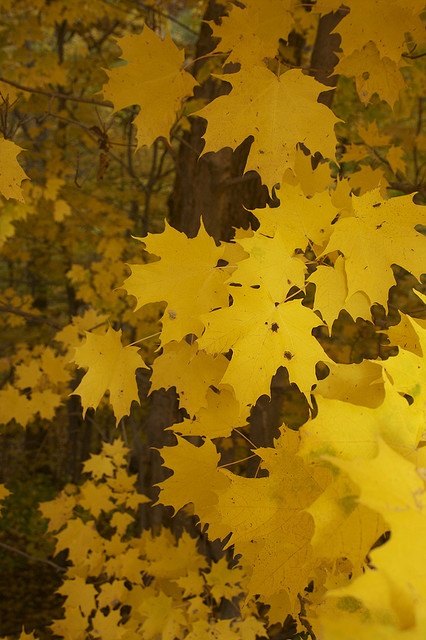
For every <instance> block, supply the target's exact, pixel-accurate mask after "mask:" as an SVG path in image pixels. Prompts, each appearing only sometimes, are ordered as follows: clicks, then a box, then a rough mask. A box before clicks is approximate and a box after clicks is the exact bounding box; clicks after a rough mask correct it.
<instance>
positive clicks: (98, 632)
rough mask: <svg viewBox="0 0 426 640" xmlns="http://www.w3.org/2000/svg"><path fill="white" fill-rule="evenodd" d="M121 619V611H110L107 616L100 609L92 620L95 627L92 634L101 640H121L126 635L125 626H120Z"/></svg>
mask: <svg viewBox="0 0 426 640" xmlns="http://www.w3.org/2000/svg"><path fill="white" fill-rule="evenodd" d="M121 618H122V615H121V611H120V610H119V609H117V610H112V611H111V610H110V611H109V612H108V613H107V614H106V613H104V612H102V611H101V610H100V609H98V610H97V611H96V613H95V615H94V616H93V618H92V620H91V623H92V626H93V630H92V631H91V634H93V636H94V637H95V638H99V639H100V640H120V638H122V637H123V636H124V635H125V633H126V630H125V629H124V627H123V625H121V624H120V622H121Z"/></svg>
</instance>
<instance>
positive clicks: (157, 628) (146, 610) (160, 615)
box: [138, 591, 186, 640]
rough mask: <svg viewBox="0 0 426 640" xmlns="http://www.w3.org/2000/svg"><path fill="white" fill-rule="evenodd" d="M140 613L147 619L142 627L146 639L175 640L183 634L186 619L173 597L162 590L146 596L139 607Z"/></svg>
mask: <svg viewBox="0 0 426 640" xmlns="http://www.w3.org/2000/svg"><path fill="white" fill-rule="evenodd" d="M138 613H139V614H140V615H141V616H143V617H144V618H145V619H144V621H143V624H142V627H141V631H142V633H141V635H142V637H143V638H146V640H153V639H154V638H158V637H161V638H162V640H175V638H176V637H179V636H181V629H182V627H185V626H186V619H185V616H184V614H183V611H181V610H180V609H179V608H177V607H176V606H175V603H174V602H173V598H171V597H169V596H167V595H166V594H165V593H163V592H162V591H160V593H158V594H157V595H155V596H151V597H148V598H145V599H144V600H143V602H142V603H141V604H140V605H139V607H138Z"/></svg>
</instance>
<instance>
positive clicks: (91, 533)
mask: <svg viewBox="0 0 426 640" xmlns="http://www.w3.org/2000/svg"><path fill="white" fill-rule="evenodd" d="M128 453H129V452H128V450H127V449H126V447H125V446H124V445H123V443H122V441H121V440H120V439H116V440H115V441H114V442H113V443H112V444H107V443H104V445H103V448H102V451H101V452H100V453H99V454H97V455H92V456H91V457H90V459H89V460H88V461H86V463H85V464H84V472H85V473H86V474H87V479H86V480H85V482H84V483H83V484H82V485H81V486H80V487H79V488H77V487H73V486H69V487H67V488H66V489H65V490H64V491H63V492H62V493H61V494H60V495H59V496H58V497H57V498H56V499H54V500H53V501H51V502H46V503H42V505H41V507H40V508H41V511H42V513H43V515H44V516H45V517H46V518H48V519H49V523H48V530H49V532H50V533H51V534H52V535H54V537H55V539H56V551H57V552H60V551H65V550H67V561H68V567H67V572H66V577H65V580H64V583H63V585H62V586H61V587H60V588H59V593H60V594H61V595H63V596H65V597H66V600H65V602H64V617H63V618H61V619H58V620H55V621H54V622H53V624H52V625H51V629H52V631H53V632H54V633H55V634H57V635H59V636H61V637H63V638H65V639H67V640H83V639H84V638H86V637H87V634H90V636H91V637H93V638H101V639H102V640H110V639H111V640H113V639H116V638H129V639H130V638H140V637H141V636H142V637H144V638H146V639H147V640H156V639H157V638H159V637H161V638H165V639H166V640H174V639H175V638H190V639H192V640H196V639H197V638H201V637H203V638H210V637H211V638H216V637H219V636H220V637H229V638H234V639H235V640H238V639H241V640H255V638H256V637H258V636H264V635H266V631H265V626H264V624H263V623H262V622H261V621H260V620H258V619H256V617H255V615H254V610H253V606H251V607H249V606H245V607H244V608H243V607H242V608H241V611H240V608H239V605H238V602H239V601H240V600H241V597H242V596H243V594H244V592H245V590H246V585H247V576H246V574H245V573H244V571H243V570H242V569H241V567H235V568H233V569H231V568H229V567H228V563H227V561H226V559H225V558H224V557H223V558H221V559H220V560H218V561H217V562H210V563H209V562H208V561H207V559H206V558H205V556H204V555H203V554H202V553H201V551H200V550H199V548H198V545H197V540H195V539H194V538H192V537H190V536H189V534H187V533H183V534H182V535H181V536H180V537H179V539H176V538H175V536H174V535H173V534H172V533H171V532H169V531H168V530H166V529H163V530H162V531H161V533H160V534H159V535H157V536H153V535H152V534H151V533H150V532H148V531H145V532H144V533H143V534H142V535H141V536H137V508H138V505H139V504H141V503H144V502H149V500H148V498H146V497H145V496H143V495H140V494H138V493H136V492H135V489H134V482H135V477H134V476H131V475H129V473H128V463H127V457H128ZM225 600H226V601H228V602H229V603H230V602H232V603H233V605H232V606H233V611H234V613H235V615H234V616H233V618H232V619H228V620H221V619H220V616H219V614H218V612H219V610H220V607H221V606H224V601H225ZM23 638H25V635H21V640H23Z"/></svg>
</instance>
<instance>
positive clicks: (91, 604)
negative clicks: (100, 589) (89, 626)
mask: <svg viewBox="0 0 426 640" xmlns="http://www.w3.org/2000/svg"><path fill="white" fill-rule="evenodd" d="M58 592H59V593H60V594H62V595H63V596H66V597H67V602H66V606H67V607H76V608H77V607H78V608H79V609H80V610H81V612H82V614H83V615H84V616H85V617H86V618H88V617H89V616H90V614H91V613H92V611H93V610H94V609H96V593H97V592H96V589H95V587H94V586H93V584H87V582H86V580H85V579H83V578H80V577H78V576H76V577H75V578H73V579H72V580H65V582H64V583H63V584H62V585H61V586H60V587H59V589H58Z"/></svg>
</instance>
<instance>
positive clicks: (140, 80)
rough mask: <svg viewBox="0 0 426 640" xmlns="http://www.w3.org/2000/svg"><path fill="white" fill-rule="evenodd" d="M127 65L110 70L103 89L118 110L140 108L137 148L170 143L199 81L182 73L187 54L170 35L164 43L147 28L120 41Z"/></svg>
mask: <svg viewBox="0 0 426 640" xmlns="http://www.w3.org/2000/svg"><path fill="white" fill-rule="evenodd" d="M118 44H119V46H120V48H121V50H122V58H123V59H124V60H125V61H126V63H127V64H125V65H124V66H119V67H116V68H115V69H112V70H111V71H108V75H109V80H108V83H107V84H106V86H105V87H104V89H103V94H104V97H105V99H106V100H111V102H112V103H113V104H114V108H115V110H116V111H119V110H120V109H124V108H125V107H129V106H130V105H133V104H137V105H140V107H141V111H140V113H139V115H137V116H136V118H135V125H136V126H137V128H138V132H137V140H138V147H140V146H142V145H148V146H150V145H151V144H152V143H153V142H154V140H156V138H158V137H159V136H163V137H165V138H167V140H170V129H171V128H172V126H173V125H174V124H175V122H176V119H177V115H178V113H179V111H180V109H181V106H182V101H183V100H184V99H185V98H186V97H187V96H189V95H191V94H192V91H193V88H194V86H195V85H196V84H197V82H196V81H195V80H194V78H193V77H192V76H191V75H190V74H189V73H187V72H186V71H183V70H181V67H182V63H183V62H184V52H183V51H179V49H178V48H177V47H176V45H175V44H174V43H173V41H172V39H171V38H170V36H169V35H167V36H166V38H165V39H164V40H161V38H160V37H159V36H158V35H156V34H155V33H154V31H152V30H151V29H149V28H148V27H147V26H146V25H145V26H144V29H143V31H142V33H140V34H127V35H126V36H124V38H121V39H120V40H119V41H118Z"/></svg>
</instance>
